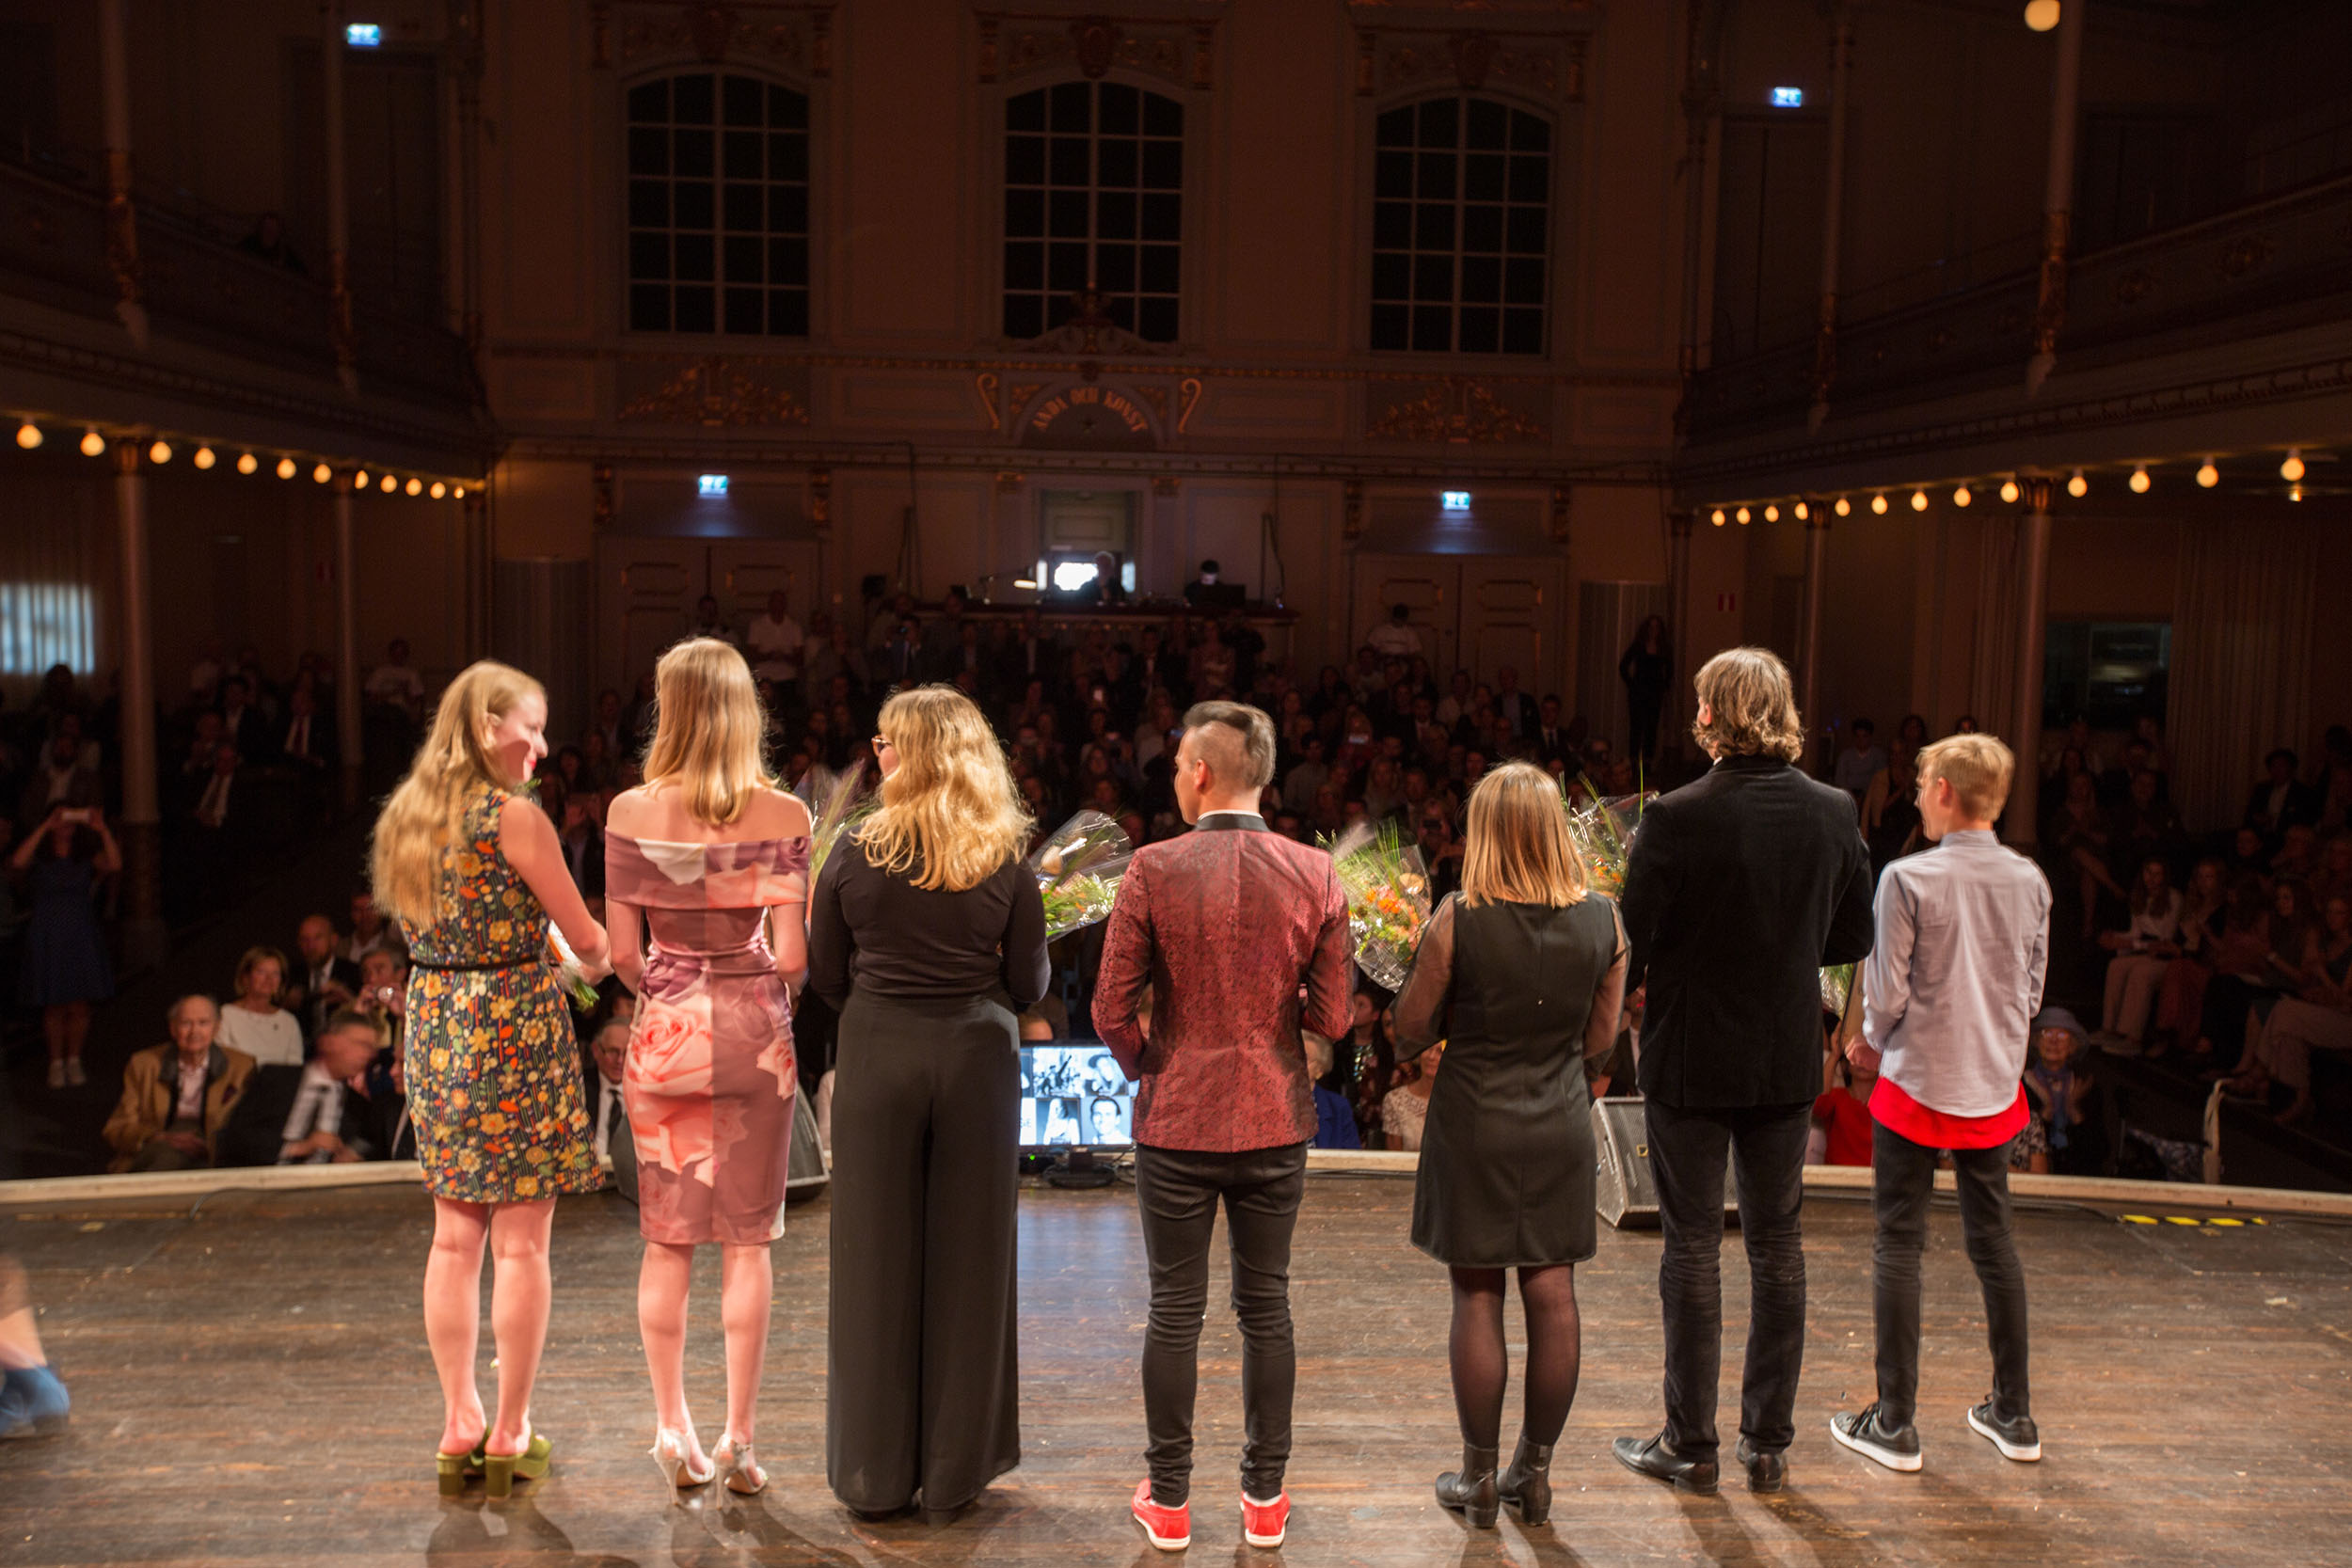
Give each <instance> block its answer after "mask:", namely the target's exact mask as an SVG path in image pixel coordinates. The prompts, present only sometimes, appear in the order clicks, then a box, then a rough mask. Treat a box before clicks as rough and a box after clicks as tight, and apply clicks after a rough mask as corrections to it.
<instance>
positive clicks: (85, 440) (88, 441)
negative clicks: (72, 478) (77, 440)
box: [82, 430, 106, 457]
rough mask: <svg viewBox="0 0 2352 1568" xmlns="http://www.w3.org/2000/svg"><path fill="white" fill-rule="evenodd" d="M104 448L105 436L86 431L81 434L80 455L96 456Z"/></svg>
mask: <svg viewBox="0 0 2352 1568" xmlns="http://www.w3.org/2000/svg"><path fill="white" fill-rule="evenodd" d="M105 450H106V438H105V437H104V436H101V435H99V434H98V432H96V431H94V430H92V431H86V432H84V433H83V436H82V455H83V456H84V457H96V456H98V455H99V454H100V453H101V452H103V451H105Z"/></svg>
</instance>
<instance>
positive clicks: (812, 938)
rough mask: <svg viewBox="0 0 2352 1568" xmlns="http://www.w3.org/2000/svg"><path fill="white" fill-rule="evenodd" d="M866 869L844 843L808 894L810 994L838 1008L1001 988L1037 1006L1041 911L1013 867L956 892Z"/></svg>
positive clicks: (1045, 977)
mask: <svg viewBox="0 0 2352 1568" xmlns="http://www.w3.org/2000/svg"><path fill="white" fill-rule="evenodd" d="M912 878H913V873H912V872H910V873H908V874H906V875H901V876H893V875H891V874H890V873H888V872H886V871H882V870H881V869H880V868H878V867H876V866H874V865H873V864H871V863H868V862H867V860H866V851H865V850H864V849H862V848H860V847H858V846H857V845H856V844H854V843H851V842H850V840H848V839H847V838H844V839H843V840H842V842H841V843H840V844H838V845H836V846H835V847H834V852H833V853H832V854H831V855H828V856H827V857H826V858H825V868H824V870H823V872H822V873H821V874H819V875H818V879H817V886H816V889H815V890H814V891H813V892H812V893H811V894H810V895H809V923H808V984H809V989H810V990H814V991H815V992H816V993H817V994H818V995H819V996H821V997H823V998H824V999H825V1000H826V1001H827V1002H829V1003H831V1004H833V1006H835V1007H839V1006H842V1005H843V1004H844V1003H846V1002H848V1001H849V999H850V991H851V990H853V989H863V990H867V991H871V992H872V993H873V994H875V995H877V996H914V997H955V996H980V995H985V994H987V993H988V992H990V991H993V990H998V989H1000V988H1001V989H1002V990H1004V991H1005V992H1006V993H1007V995H1009V997H1010V998H1011V1000H1012V1005H1013V1007H1014V1009H1015V1010H1016V1011H1018V1010H1022V1009H1025V1008H1028V1007H1032V1006H1036V1005H1037V1002H1038V999H1039V998H1040V997H1042V996H1043V995H1044V994H1045V987H1046V984H1047V982H1048V981H1049V979H1050V978H1051V977H1052V970H1051V968H1050V966H1049V965H1048V964H1047V962H1046V958H1045V905H1044V902H1043V900H1042V899H1041V898H1040V896H1039V895H1038V888H1037V878H1036V877H1035V876H1034V875H1033V874H1032V873H1031V872H1030V870H1029V868H1028V867H1027V866H1026V865H1025V864H1024V863H1021V862H1020V861H1018V860H1014V861H1008V862H1006V863H1005V865H1004V867H1003V868H1002V869H1001V870H999V871H998V872H997V873H996V874H995V875H994V876H993V877H991V878H989V879H988V880H986V881H984V882H982V883H980V884H979V885H978V886H977V887H975V888H969V889H967V890H965V891H964V892H962V893H949V892H947V891H946V889H944V888H941V889H925V888H918V887H916V886H915V885H914V881H913V879H912Z"/></svg>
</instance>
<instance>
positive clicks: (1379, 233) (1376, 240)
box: [1372, 201, 1413, 250]
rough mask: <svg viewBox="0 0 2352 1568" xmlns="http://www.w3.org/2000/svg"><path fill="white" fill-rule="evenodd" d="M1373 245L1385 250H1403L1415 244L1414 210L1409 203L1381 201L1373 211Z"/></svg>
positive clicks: (1375, 205)
mask: <svg viewBox="0 0 2352 1568" xmlns="http://www.w3.org/2000/svg"><path fill="white" fill-rule="evenodd" d="M1372 243H1373V244H1374V245H1377V246H1379V247H1380V248H1381V249H1383V250H1403V249H1405V248H1406V246H1408V245H1411V244H1412V243H1413V209H1412V205H1411V204H1410V203H1409V202H1404V201H1381V202H1376V203H1375V204H1374V206H1373V209H1372Z"/></svg>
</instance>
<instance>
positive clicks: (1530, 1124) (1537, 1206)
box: [1391, 762, 1626, 1526]
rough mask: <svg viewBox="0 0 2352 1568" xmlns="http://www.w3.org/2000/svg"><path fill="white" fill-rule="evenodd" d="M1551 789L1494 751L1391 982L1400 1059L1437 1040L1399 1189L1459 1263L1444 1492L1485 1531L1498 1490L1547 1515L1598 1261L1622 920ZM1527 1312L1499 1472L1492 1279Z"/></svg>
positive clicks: (1543, 778) (1498, 1315) (1502, 1377)
mask: <svg viewBox="0 0 2352 1568" xmlns="http://www.w3.org/2000/svg"><path fill="white" fill-rule="evenodd" d="M1589 888H1590V881H1589V879H1588V877H1587V875H1586V872H1585V867H1584V863H1583V860H1582V858H1581V856H1580V855H1579V854H1578V853H1577V849H1576V845H1575V842H1574V841H1573V840H1572V839H1571V838H1570V837H1569V836H1568V830H1567V816H1566V814H1565V812H1563V811H1562V810H1561V806H1560V790H1559V786H1558V785H1557V784H1554V783H1553V782H1552V780H1551V777H1550V775H1549V774H1548V773H1546V772H1545V771H1544V770H1543V769H1542V768H1536V767H1534V766H1533V765H1531V764H1528V763H1523V762H1515V763H1508V764H1505V765H1504V766H1502V767H1501V768H1496V769H1494V771H1492V772H1490V773H1488V774H1487V775H1486V777H1485V778H1484V779H1482V780H1480V781H1479V784H1478V787H1477V788H1476V789H1475V790H1474V791H1472V792H1471V794H1470V824H1469V842H1468V847H1467V849H1466V850H1465V853H1464V857H1463V865H1462V891H1461V892H1460V893H1458V894H1454V895H1452V896H1450V897H1448V898H1447V899H1446V901H1445V902H1444V903H1443V904H1440V905H1439V906H1438V911H1437V914H1436V916H1435V918H1434V919H1432V920H1431V922H1430V925H1429V929H1428V932H1427V934H1426V935H1425V936H1423V937H1422V944H1421V949H1420V951H1419V953H1417V954H1416V955H1415V957H1414V960H1413V970H1412V973H1411V974H1410V975H1408V976H1407V977H1406V981H1405V989H1404V990H1401V991H1399V992H1398V993H1397V998H1396V1003H1395V1006H1394V1007H1393V1009H1392V1010H1391V1027H1392V1028H1393V1031H1394V1034H1395V1037H1396V1052H1397V1054H1398V1056H1400V1057H1406V1058H1409V1057H1411V1056H1414V1055H1417V1054H1419V1053H1421V1052H1422V1051H1425V1050H1427V1049H1428V1048H1429V1047H1430V1046H1431V1045H1433V1044H1435V1043H1436V1042H1437V1041H1438V1040H1439V1039H1443V1040H1445V1042H1446V1051H1445V1066H1444V1068H1443V1069H1442V1070H1440V1071H1439V1072H1438V1075H1437V1090H1436V1092H1435V1093H1434V1094H1433V1095H1432V1096H1431V1098H1430V1102H1429V1113H1428V1120H1427V1122H1426V1124H1425V1126H1424V1128H1423V1131H1422V1147H1421V1168H1420V1173H1419V1176H1418V1177H1417V1179H1416V1181H1415V1184H1414V1190H1413V1244H1414V1245H1415V1246H1417V1247H1419V1248H1421V1249H1422V1251H1423V1252H1426V1253H1427V1254H1429V1256H1431V1257H1432V1258H1435V1259H1437V1260H1438V1262H1440V1263H1443V1264H1445V1265H1446V1266H1447V1267H1448V1268H1449V1269H1450V1270H1452V1271H1453V1275H1454V1330H1453V1336H1452V1339H1451V1344H1450V1353H1451V1357H1452V1361H1453V1370H1454V1413H1455V1415H1456V1416H1457V1417H1458V1418H1459V1419H1460V1421H1461V1424H1462V1467H1461V1469H1460V1470H1458V1471H1453V1470H1450V1471H1448V1472H1446V1473H1445V1474H1444V1475H1441V1476H1439V1477H1438V1502H1440V1503H1442V1504H1444V1505H1445V1506H1446V1507H1448V1508H1455V1509H1460V1510H1462V1511H1463V1513H1466V1514H1467V1515H1468V1516H1469V1518H1470V1523H1472V1524H1473V1525H1480V1526H1491V1525H1492V1524H1493V1523H1494V1522H1495V1515H1496V1513H1497V1510H1498V1508H1499V1506H1500V1505H1501V1504H1502V1502H1511V1503H1515V1504H1517V1505H1518V1509H1519V1513H1520V1517H1521V1519H1522V1520H1523V1521H1524V1522H1525V1523H1527V1524H1531V1525H1537V1524H1541V1523H1543V1522H1544V1519H1545V1518H1546V1517H1547V1516H1548V1514H1549V1512H1550V1507H1551V1481H1550V1470H1551V1448H1552V1445H1553V1444H1554V1443H1555V1442H1557V1441H1558V1440H1559V1436H1560V1429H1561V1428H1562V1427H1563V1426H1564V1425H1565V1424H1566V1422H1567V1418H1568V1406H1569V1405H1570V1404H1571V1403H1572V1402H1574V1401H1575V1399H1576V1382H1577V1371H1578V1367H1579V1364H1580V1361H1581V1355H1582V1343H1581V1328H1580V1325H1579V1323H1578V1318H1577V1308H1576V1267H1575V1266H1576V1265H1577V1264H1579V1263H1581V1262H1582V1261H1584V1260H1585V1259H1588V1258H1590V1257H1592V1256H1593V1249H1594V1235H1593V1229H1594V1209H1593V1161H1594V1148H1593V1119H1592V1101H1591V1098H1590V1096H1589V1095H1588V1094H1587V1092H1586V1089H1585V1085H1584V1064H1585V1063H1586V1062H1588V1061H1590V1060H1592V1059H1594V1058H1596V1057H1598V1056H1601V1055H1604V1054H1606V1053H1607V1052H1608V1051H1609V1049H1610V1047H1611V1045H1612V1044H1613V1043H1614V1041H1615V1039H1616V1031H1617V1013H1618V1009H1619V1006H1621V1004H1622V1003H1623V1001H1624V997H1625V972H1626V940H1625V927H1624V926H1623V924H1622V923H1621V922H1620V921H1619V919H1618V917H1617V911H1616V906H1615V905H1614V904H1613V903H1611V902H1610V901H1609V900H1608V899H1607V898H1604V897H1601V896H1599V895H1594V894H1592V893H1591V892H1590V891H1589ZM1512 1269H1517V1270H1518V1276H1519V1300H1520V1303H1521V1305H1522V1306H1524V1307H1525V1308H1526V1311H1527V1395H1526V1410H1525V1415H1524V1418H1523V1419H1522V1421H1521V1425H1520V1429H1519V1442H1518V1452H1517V1453H1516V1454H1515V1455H1514V1457H1513V1458H1512V1461H1511V1465H1510V1468H1509V1469H1507V1470H1505V1471H1503V1472H1502V1475H1501V1476H1499V1477H1498V1476H1497V1475H1496V1473H1495V1465H1496V1461H1497V1459H1498V1458H1499V1457H1500V1454H1499V1449H1500V1447H1501V1444H1502V1394H1503V1388H1504V1386H1505V1384H1506V1382H1507V1381H1508V1376H1509V1368H1508V1366H1507V1363H1506V1360H1505V1357H1504V1353H1503V1342H1502V1295H1503V1281H1504V1275H1505V1274H1506V1273H1507V1272H1508V1271H1510V1270H1512Z"/></svg>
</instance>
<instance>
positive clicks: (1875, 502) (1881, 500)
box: [1870, 490, 1886, 517]
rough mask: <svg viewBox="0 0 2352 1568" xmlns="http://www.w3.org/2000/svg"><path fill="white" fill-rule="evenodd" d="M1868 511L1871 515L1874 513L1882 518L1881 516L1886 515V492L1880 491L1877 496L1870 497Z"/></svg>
mask: <svg viewBox="0 0 2352 1568" xmlns="http://www.w3.org/2000/svg"><path fill="white" fill-rule="evenodd" d="M1870 510H1871V511H1872V512H1873V513H1875V514H1876V515H1879V516H1881V517H1883V516H1885V515H1886V492H1885V491H1883V490H1881V491H1880V492H1879V493H1878V494H1877V495H1875V496H1872V497H1871V498H1870Z"/></svg>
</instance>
